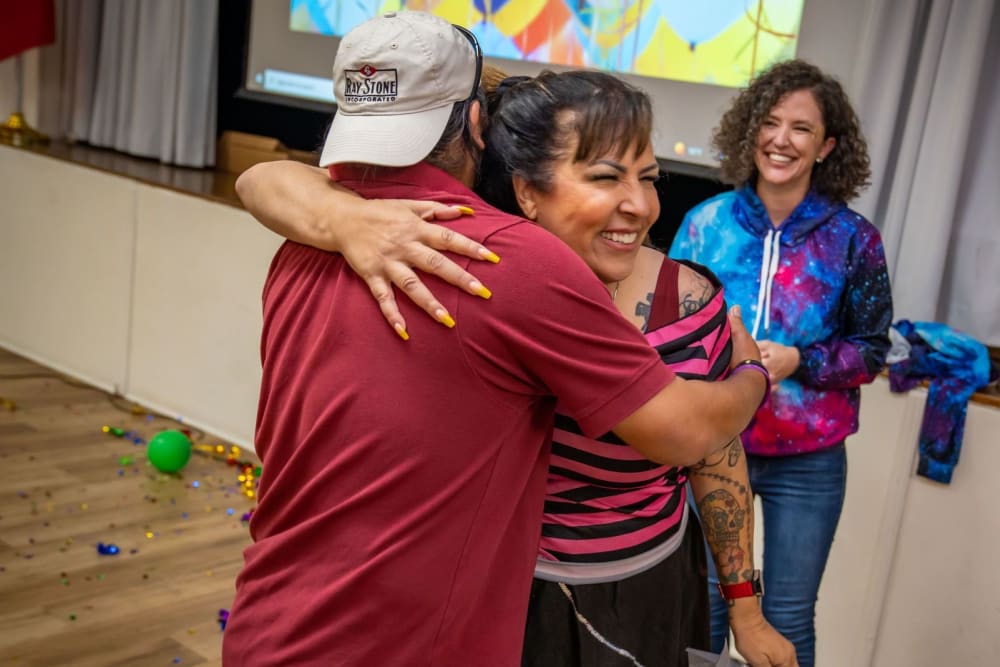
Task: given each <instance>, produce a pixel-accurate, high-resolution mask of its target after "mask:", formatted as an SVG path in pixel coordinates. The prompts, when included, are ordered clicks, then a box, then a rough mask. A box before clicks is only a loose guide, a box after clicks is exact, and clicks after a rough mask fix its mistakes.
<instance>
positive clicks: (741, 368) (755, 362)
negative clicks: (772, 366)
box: [729, 358, 771, 407]
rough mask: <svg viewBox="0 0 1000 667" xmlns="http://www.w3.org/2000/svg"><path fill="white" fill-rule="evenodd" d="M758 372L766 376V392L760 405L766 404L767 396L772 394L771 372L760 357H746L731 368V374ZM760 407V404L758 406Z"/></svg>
mask: <svg viewBox="0 0 1000 667" xmlns="http://www.w3.org/2000/svg"><path fill="white" fill-rule="evenodd" d="M746 372H749V373H758V374H760V375H761V376H762V377H763V378H764V394H763V396H762V397H761V399H760V405H764V402H765V401H766V400H767V397H768V396H770V395H771V374H770V373H769V372H768V370H767V368H765V367H764V364H763V363H762V362H761V361H760V360H759V359H752V358H751V359H744V360H743V361H741V362H739V363H737V364H736V365H735V366H733V367H732V368H731V369H730V370H729V375H730V376H733V375H738V374H740V373H746ZM758 407H759V406H758Z"/></svg>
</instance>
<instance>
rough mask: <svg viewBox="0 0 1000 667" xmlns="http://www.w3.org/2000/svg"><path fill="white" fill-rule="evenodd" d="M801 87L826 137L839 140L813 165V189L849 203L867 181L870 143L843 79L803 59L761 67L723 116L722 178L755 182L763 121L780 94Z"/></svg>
mask: <svg viewBox="0 0 1000 667" xmlns="http://www.w3.org/2000/svg"><path fill="white" fill-rule="evenodd" d="M798 90H808V91H809V92H811V93H812V95H813V98H815V100H816V105H817V106H818V107H819V110H820V113H821V114H822V116H823V125H824V126H825V128H826V136H827V137H833V138H834V139H836V140H837V145H836V146H835V147H834V149H833V151H832V152H831V153H830V154H829V155H827V156H826V159H825V160H823V162H821V163H817V164H814V165H813V169H812V181H811V185H812V188H813V189H815V190H816V191H817V192H819V193H820V194H822V195H824V196H826V197H829V198H830V199H833V200H834V201H841V202H845V203H846V202H849V201H850V200H852V199H854V198H855V197H857V196H858V194H859V193H860V191H861V190H862V189H863V188H864V187H866V186H867V185H868V184H869V180H868V179H869V178H870V177H871V168H870V166H869V161H868V146H867V144H866V143H865V138H864V136H863V135H862V134H861V126H860V123H859V121H858V117H857V114H856V113H855V112H854V108H853V107H852V106H851V101H850V99H848V97H847V93H845V92H844V89H843V88H842V87H841V85H840V83H839V82H838V81H837V80H836V79H834V78H833V77H831V76H829V75H827V74H824V73H823V71H822V70H820V69H819V68H818V67H816V66H815V65H812V64H810V63H808V62H805V61H804V60H788V61H785V62H780V63H777V64H776V65H772V66H771V67H770V68H768V69H766V70H764V71H763V72H761V73H760V74H759V75H757V76H756V77H755V78H754V79H753V80H752V81H751V82H750V84H749V85H748V86H747V87H746V88H745V89H744V90H742V91H741V92H740V94H739V95H738V96H737V97H736V99H735V100H734V101H733V104H732V106H731V107H730V108H729V110H728V111H726V113H725V114H724V115H723V116H722V121H721V122H720V124H719V127H717V128H716V129H715V132H714V133H713V136H712V143H713V145H714V146H715V148H716V149H718V151H719V153H720V155H719V162H720V172H721V177H722V180H723V181H724V182H726V183H730V184H732V185H736V186H740V185H743V184H744V183H754V182H755V181H756V179H757V167H756V165H755V164H754V153H755V151H756V148H757V135H758V133H759V132H760V127H761V124H762V123H763V122H764V120H765V119H766V118H767V116H768V114H769V113H770V112H771V109H773V108H774V106H775V105H776V104H778V102H780V101H781V100H782V98H784V97H785V96H786V95H788V94H789V93H793V92H795V91H798Z"/></svg>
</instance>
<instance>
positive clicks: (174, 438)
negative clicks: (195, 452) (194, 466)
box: [146, 430, 191, 472]
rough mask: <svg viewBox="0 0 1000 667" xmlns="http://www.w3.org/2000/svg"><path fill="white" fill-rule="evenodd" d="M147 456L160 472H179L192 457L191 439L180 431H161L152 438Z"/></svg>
mask: <svg viewBox="0 0 1000 667" xmlns="http://www.w3.org/2000/svg"><path fill="white" fill-rule="evenodd" d="M146 456H147V457H148V458H149V462H150V463H152V464H153V467H155V468H156V469H157V470H159V471H160V472H177V471H178V470H180V469H181V468H183V467H184V466H185V465H187V462H188V460H189V459H190V458H191V439H190V438H188V437H187V436H186V435H184V434H183V433H181V432H180V431H174V430H167V431H160V432H159V433H157V434H156V435H154V436H153V437H152V438H150V440H149V444H148V445H147V446H146Z"/></svg>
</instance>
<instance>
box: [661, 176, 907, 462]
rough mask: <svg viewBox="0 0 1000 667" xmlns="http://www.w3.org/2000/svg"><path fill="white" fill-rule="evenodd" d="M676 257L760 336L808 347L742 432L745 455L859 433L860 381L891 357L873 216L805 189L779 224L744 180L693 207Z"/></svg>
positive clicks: (818, 445)
mask: <svg viewBox="0 0 1000 667" xmlns="http://www.w3.org/2000/svg"><path fill="white" fill-rule="evenodd" d="M670 256H671V257H673V258H675V259H688V260H692V261H695V262H698V263H701V264H705V265H706V266H708V267H709V268H710V269H712V271H714V272H715V273H716V275H718V277H719V278H720V279H721V280H722V283H723V285H724V286H725V289H726V299H727V301H728V302H729V304H730V305H735V304H739V305H740V307H741V310H742V314H743V320H744V323H745V324H746V326H747V329H748V330H749V331H750V332H751V334H752V335H753V337H754V338H755V339H757V340H772V341H774V342H776V343H782V344H784V345H793V346H795V347H797V348H798V349H799V352H800V353H801V356H802V361H801V363H800V364H799V368H798V369H797V370H796V371H795V373H794V374H792V376H791V377H789V378H787V379H785V380H784V381H782V382H781V383H779V384H778V385H776V386H775V387H773V389H772V393H771V396H770V398H769V399H768V400H767V401H766V402H765V403H764V405H763V406H761V408H760V410H758V411H757V414H756V416H755V417H754V419H753V421H751V422H750V426H748V427H747V430H746V431H745V432H744V433H743V445H744V448H745V449H746V451H747V452H749V453H751V454H758V455H764V456H783V455H787V454H801V453H805V452H812V451H816V450H819V449H823V448H825V447H830V446H832V445H835V444H837V443H839V442H841V441H842V440H843V439H844V438H846V437H847V436H848V435H850V434H852V433H854V432H855V431H857V430H858V403H859V400H860V392H859V389H858V388H859V387H860V386H861V385H862V384H866V383H868V382H871V381H872V380H873V379H874V378H875V376H876V375H878V373H879V371H880V370H881V369H882V367H883V366H884V365H885V356H886V353H887V352H888V350H889V336H888V332H889V325H890V324H891V322H892V294H891V291H890V288H889V275H888V273H887V271H886V264H885V252H884V251H883V249H882V240H881V237H880V236H879V233H878V230H877V229H876V228H875V227H874V226H873V225H872V224H871V223H870V222H868V221H867V220H866V219H865V218H864V217H862V216H861V215H859V214H858V213H856V212H854V211H852V210H851V209H849V208H848V207H847V206H846V204H843V203H836V202H832V201H830V200H828V199H825V198H824V197H822V196H820V195H818V194H816V193H815V192H810V193H809V194H808V195H807V196H806V198H805V199H804V200H803V201H802V202H801V203H800V204H799V205H798V207H796V209H795V210H794V211H793V212H792V214H791V215H790V216H788V218H787V219H786V220H785V221H784V222H782V223H781V225H780V226H778V227H774V226H773V225H772V224H771V221H770V219H769V218H768V216H767V211H766V210H765V209H764V204H763V203H762V202H761V201H760V199H759V198H758V197H757V195H756V193H755V192H754V191H753V190H752V189H750V188H748V187H744V188H741V189H738V190H735V191H732V192H725V193H723V194H720V195H717V196H715V197H713V198H712V199H709V200H708V201H705V202H703V203H701V204H699V205H698V206H697V207H695V208H694V209H692V210H691V211H690V212H689V213H688V214H687V216H686V217H685V218H684V222H683V223H682V224H681V227H680V229H679V230H678V232H677V236H676V237H675V238H674V243H673V246H672V247H671V249H670Z"/></svg>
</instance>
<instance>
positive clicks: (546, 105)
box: [243, 71, 796, 667]
mask: <svg viewBox="0 0 1000 667" xmlns="http://www.w3.org/2000/svg"><path fill="white" fill-rule="evenodd" d="M484 85H486V73H485V72H484ZM489 116H490V119H491V120H490V126H489V129H488V132H487V135H486V145H487V146H486V151H485V153H484V155H483V161H482V172H481V177H480V181H481V182H480V185H479V188H478V190H479V193H480V194H481V195H482V196H483V198H484V199H485V200H486V201H488V202H490V203H492V204H494V205H495V206H497V207H498V208H500V209H503V210H506V211H508V212H513V213H517V214H519V215H523V216H525V217H527V218H530V219H532V220H534V221H536V222H537V223H538V224H539V225H541V226H543V227H545V228H546V229H548V230H549V231H551V232H552V233H553V234H555V235H556V236H558V237H559V238H560V239H562V240H563V241H564V242H565V243H567V244H568V245H569V246H570V247H571V248H573V249H574V250H575V251H576V252H577V254H579V255H580V256H581V257H582V258H583V259H584V261H585V262H586V263H587V264H588V266H590V268H591V269H592V270H593V271H594V272H595V274H596V275H597V276H598V277H599V278H600V279H601V280H602V281H603V282H604V283H605V285H606V286H607V288H608V292H609V298H611V299H612V300H613V301H614V303H616V304H617V305H618V308H619V310H620V312H621V313H622V315H623V316H625V317H626V318H627V319H629V320H630V321H632V322H633V323H634V324H635V325H636V326H637V327H638V328H640V329H641V330H643V331H644V332H645V333H646V336H647V338H648V340H649V342H650V344H651V345H653V346H654V347H656V348H657V349H658V350H659V351H660V353H661V355H662V358H663V361H664V363H667V364H670V365H671V367H672V368H674V370H675V371H676V372H677V373H678V374H680V375H682V376H684V377H689V378H701V379H715V378H718V377H719V376H720V375H723V374H724V373H725V372H726V370H727V368H728V366H729V362H730V347H729V327H728V320H727V318H726V305H725V300H724V296H723V291H722V286H721V285H720V284H719V282H718V281H717V280H716V279H715V277H714V276H713V275H712V274H711V273H710V272H709V271H707V269H704V268H703V267H699V266H697V265H694V264H680V263H676V262H673V261H671V260H669V259H667V258H665V257H664V255H663V254H662V253H660V252H659V251H656V250H654V249H652V248H650V247H647V246H645V245H643V242H644V240H645V239H646V235H647V232H648V230H649V228H650V227H651V226H652V224H653V222H655V220H656V219H657V217H658V215H659V199H658V196H657V193H656V191H655V188H654V182H655V180H656V179H657V178H658V175H659V167H658V163H657V162H656V160H655V157H654V155H653V151H652V145H651V142H650V130H651V126H652V117H651V110H650V103H649V99H648V97H647V96H646V94H645V93H643V92H641V91H639V90H638V89H636V88H634V87H632V86H630V85H629V84H627V83H624V82H622V81H620V80H619V79H616V78H614V77H612V76H610V75H607V74H603V73H598V72H584V71H574V72H565V73H561V74H554V73H552V72H546V73H543V74H541V75H539V76H538V77H536V78H533V79H532V78H527V77H513V78H509V79H505V80H504V81H503V82H502V83H500V84H499V85H498V86H497V87H496V90H495V91H494V92H493V94H492V95H491V99H490V105H489ZM261 167H262V168H258V169H256V171H257V172H258V173H257V174H249V175H245V176H244V177H243V180H244V182H243V186H244V188H251V187H252V188H260V189H262V190H264V191H267V189H269V188H273V191H281V192H285V193H288V192H298V193H301V197H302V200H301V201H295V202H293V205H292V206H290V207H289V209H288V215H287V216H284V218H283V219H282V220H275V219H274V217H273V215H272V216H270V217H269V220H268V222H269V226H271V227H272V228H273V229H275V231H279V233H285V234H288V233H294V236H295V238H296V240H299V241H302V242H309V243H312V244H314V245H317V246H319V247H326V248H330V247H331V246H333V247H340V248H341V249H343V250H344V251H345V254H346V255H348V259H349V260H351V259H352V257H357V255H356V254H354V253H356V252H361V253H362V254H363V253H365V252H369V253H370V252H375V253H376V254H377V253H378V251H373V250H371V249H370V248H363V247H361V246H363V245H364V244H363V243H362V242H361V241H358V240H357V239H356V237H355V235H354V234H353V233H351V232H349V231H348V230H346V229H345V228H344V227H341V228H340V229H339V230H337V232H338V233H333V230H331V229H330V228H328V227H324V224H325V223H324V222H323V221H324V216H323V214H322V210H323V209H339V210H341V211H343V210H344V208H343V207H344V206H350V205H351V201H350V200H349V198H348V197H347V196H346V195H345V194H343V193H340V192H336V191H333V190H331V189H330V186H329V184H328V182H327V181H326V177H325V173H324V172H322V171H319V172H315V174H318V175H321V176H322V183H321V184H320V183H319V182H316V183H315V185H316V187H315V188H314V189H311V190H308V195H307V188H306V187H305V185H304V184H303V183H302V182H297V183H296V184H295V185H294V186H291V185H290V184H289V179H293V180H295V181H299V179H302V180H303V181H305V180H309V179H313V178H314V173H313V172H309V171H308V169H303V168H301V167H296V166H292V165H273V164H272V165H261ZM277 181H281V182H282V184H281V187H279V186H278V185H277V184H276V182H277ZM256 198H257V199H261V197H256ZM416 209H417V210H419V211H420V212H421V213H426V212H427V209H426V208H421V207H419V206H418V207H416ZM366 210H370V209H366ZM251 212H252V213H253V212H254V211H253V209H252V207H251ZM307 212H308V213H307ZM398 213H399V208H398V207H397V206H393V207H390V205H389V204H388V203H385V209H384V211H383V213H382V214H381V215H380V216H379V218H378V219H375V220H369V221H366V222H364V223H360V222H357V223H355V224H358V226H359V227H360V226H361V225H367V224H369V223H372V224H374V223H379V222H384V221H385V220H386V219H389V218H398ZM446 215H447V213H446ZM350 217H351V216H344V215H341V216H340V217H339V219H340V220H344V219H347V218H350ZM368 217H371V216H368ZM364 218H365V213H364V212H362V213H361V216H360V218H358V220H361V219H364ZM305 220H311V221H313V224H312V225H306V224H305V223H304V222H303V221H305ZM317 221H319V222H318V223H317ZM276 222H277V223H281V224H280V225H278V226H275V223H276ZM393 224H398V223H397V222H394V223H393ZM417 224H418V225H419V223H417ZM334 237H336V241H334V242H333V243H335V244H336V245H333V243H331V241H332V239H333V238H334ZM341 241H345V242H346V243H342V242H341ZM437 247H441V248H446V249H450V250H458V249H463V250H465V251H466V252H468V251H469V250H470V249H471V250H472V252H473V253H475V251H476V250H477V249H478V246H476V247H475V248H473V247H472V244H471V243H470V244H469V245H467V246H464V247H463V246H462V240H461V239H456V238H454V237H451V238H450V239H448V240H446V241H444V242H443V243H439V244H437ZM430 252H431V253H433V251H430ZM421 256H422V257H424V258H425V259H426V258H427V257H429V256H431V255H428V254H427V253H426V252H423V253H422V254H421ZM442 259H443V258H442ZM351 263H352V266H357V264H355V262H354V261H353V260H352V261H351ZM431 263H435V262H431ZM410 264H411V265H414V264H421V262H410ZM446 266H449V265H446ZM450 266H451V268H452V269H453V270H457V267H454V266H453V265H450ZM457 271H458V273H457V274H455V273H453V274H452V275H451V276H446V277H448V278H449V279H450V280H451V282H456V280H461V281H465V282H466V284H467V281H469V280H472V276H471V275H470V274H467V273H465V272H464V271H460V270H457ZM409 275H410V276H413V274H412V272H410V273H409ZM413 278H414V279H415V276H413ZM553 278H554V279H555V278H556V277H555V276H553ZM406 282H407V283H408V284H409V287H410V288H409V290H408V294H409V295H410V296H411V297H414V296H415V295H416V296H417V298H420V297H421V294H420V293H419V292H418V289H416V288H414V283H413V282H412V281H406ZM369 284H371V283H369ZM397 284H398V283H397ZM419 289H423V288H422V287H420V288H419ZM373 291H377V290H376V289H375V288H374V287H373ZM428 296H429V293H427V294H426V296H424V298H425V299H426V297H428ZM415 300H417V299H415ZM418 303H419V301H418ZM433 304H434V302H433V300H432V297H431V300H425V302H424V304H423V305H424V306H425V308H426V309H427V310H428V312H431V313H433V312H434V305H433ZM384 306H385V303H384V302H383V311H385V310H386V309H385V307H384ZM459 326H461V324H460V323H459ZM566 326H568V327H569V326H574V327H586V322H567V323H566ZM691 428H692V429H697V428H698V424H696V423H692V424H691ZM719 444H720V450H719V451H718V452H717V453H716V454H715V455H713V456H712V457H710V459H707V460H705V461H703V462H702V463H701V464H699V465H698V466H696V467H695V468H693V469H683V468H669V467H665V466H661V465H658V464H655V463H652V462H650V461H647V460H646V459H643V458H642V457H641V456H639V455H638V454H636V453H635V452H634V451H633V450H632V449H630V448H629V447H628V446H626V445H625V444H624V443H622V442H621V441H619V440H618V439H617V438H615V437H614V436H613V435H611V434H608V435H607V436H603V437H601V438H598V439H596V440H591V439H587V438H585V437H584V436H582V435H580V432H579V430H578V429H577V428H576V425H575V424H574V423H573V422H572V421H571V420H569V419H562V418H560V419H558V420H557V423H556V425H555V431H554V435H553V453H552V459H551V466H550V473H549V480H548V492H547V499H546V503H545V513H544V525H543V527H542V534H541V542H540V546H539V557H538V562H537V566H536V572H535V580H534V582H533V585H532V591H531V602H530V605H529V613H528V619H527V626H526V636H525V643H524V650H523V657H522V664H523V665H532V666H534V665H537V666H545V667H553V666H562V665H580V666H585V665H595V666H596V665H669V666H674V665H676V666H678V667H680V666H682V665H687V664H688V660H687V655H686V652H685V649H686V648H688V647H695V648H707V647H708V643H709V627H708V598H707V593H706V590H707V589H706V583H705V582H706V562H705V556H704V548H703V541H702V539H703V538H702V531H701V530H700V528H699V524H698V520H697V518H696V517H695V516H694V513H693V512H691V513H689V512H688V508H687V502H686V498H687V482H688V481H690V482H691V487H692V488H693V490H694V495H695V499H696V501H697V502H698V503H699V507H700V509H701V511H702V515H703V516H706V517H710V519H709V522H708V525H707V530H706V531H705V538H706V539H707V541H708V544H709V545H710V547H711V549H712V554H713V556H714V560H715V561H716V566H717V568H718V569H719V571H720V572H721V573H725V575H724V576H729V577H730V578H731V583H733V584H743V583H744V582H746V583H749V582H750V580H751V579H752V578H753V572H754V569H753V556H752V526H753V521H752V505H751V504H750V497H751V496H750V489H749V485H748V482H747V472H746V466H745V462H744V458H743V451H742V446H741V445H740V442H739V440H738V439H737V440H733V441H732V442H730V443H728V444H724V443H719ZM745 588H746V589H747V591H748V592H749V594H748V595H746V596H744V597H739V598H738V599H734V600H733V602H732V606H731V614H730V619H731V624H732V628H733V630H734V633H735V636H736V644H737V647H738V649H739V650H740V651H741V653H742V654H743V655H744V657H746V658H747V659H749V660H750V662H751V664H753V665H755V666H756V665H762V666H763V665H781V666H782V667H786V666H792V665H796V662H795V656H794V650H793V649H792V647H791V645H790V644H789V643H788V642H787V641H785V639H784V638H783V637H781V636H780V635H779V634H778V633H777V632H776V631H775V630H774V629H773V628H771V626H770V625H768V624H767V622H766V621H765V620H764V618H763V616H762V615H761V613H760V606H759V602H758V600H757V597H756V596H755V595H754V594H753V590H754V589H753V587H752V586H749V585H747V586H745Z"/></svg>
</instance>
